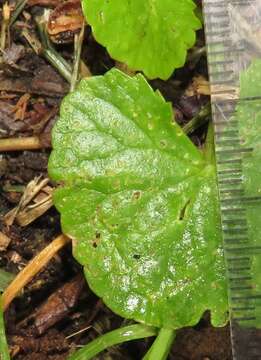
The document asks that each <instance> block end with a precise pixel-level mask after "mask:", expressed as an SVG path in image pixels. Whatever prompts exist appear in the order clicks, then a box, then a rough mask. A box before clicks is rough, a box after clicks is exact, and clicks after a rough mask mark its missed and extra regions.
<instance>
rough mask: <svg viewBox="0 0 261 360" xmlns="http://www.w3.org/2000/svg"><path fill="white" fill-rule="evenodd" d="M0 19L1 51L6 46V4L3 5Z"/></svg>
mask: <svg viewBox="0 0 261 360" xmlns="http://www.w3.org/2000/svg"><path fill="white" fill-rule="evenodd" d="M2 17H3V19H2V25H1V36H0V48H1V50H2V51H3V50H4V49H5V45H6V30H7V29H8V23H9V19H10V8H9V5H8V3H4V5H3V11H2Z"/></svg>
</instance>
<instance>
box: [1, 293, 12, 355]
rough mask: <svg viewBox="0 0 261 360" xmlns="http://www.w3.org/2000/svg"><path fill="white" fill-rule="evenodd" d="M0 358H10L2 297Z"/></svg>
mask: <svg viewBox="0 0 261 360" xmlns="http://www.w3.org/2000/svg"><path fill="white" fill-rule="evenodd" d="M0 359H1V360H10V355H9V350H8V345H7V341H6V336H5V324H4V315H3V309H2V298H0Z"/></svg>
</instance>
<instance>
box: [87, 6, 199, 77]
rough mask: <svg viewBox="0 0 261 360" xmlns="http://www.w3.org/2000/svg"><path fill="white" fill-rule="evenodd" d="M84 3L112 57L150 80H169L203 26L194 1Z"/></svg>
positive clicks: (95, 32) (96, 35)
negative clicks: (140, 71) (140, 72)
mask: <svg viewBox="0 0 261 360" xmlns="http://www.w3.org/2000/svg"><path fill="white" fill-rule="evenodd" d="M82 6H83V12H84V14H85V17H86V19H87V21H88V23H89V24H90V25H91V26H92V31H93V33H94V36H95V38H96V39H97V41H98V42H99V43H101V44H102V45H104V46H105V47H106V48H107V49H108V51H109V53H110V55H111V56H112V58H114V59H115V60H119V61H122V62H124V63H126V64H127V65H128V66H129V67H130V68H131V69H133V70H142V71H143V72H144V74H145V75H146V76H147V77H148V78H150V79H153V78H157V77H159V78H161V79H167V78H169V77H170V76H171V74H172V72H173V71H174V70H175V69H176V68H179V67H181V66H183V65H184V63H185V59H186V54H187V49H189V48H191V47H192V46H193V45H194V43H195V40H196V35H195V31H196V30H198V29H199V28H200V27H201V23H200V21H199V19H198V18H197V17H196V15H195V13H194V9H195V7H196V6H195V4H194V2H193V1H192V0H171V1H169V0H142V1H141V0H131V1H130V0H121V1H116V2H115V1H112V0H106V1H105V0H102V1H100V0H99V1H97V0H82Z"/></svg>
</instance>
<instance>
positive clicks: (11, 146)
mask: <svg viewBox="0 0 261 360" xmlns="http://www.w3.org/2000/svg"><path fill="white" fill-rule="evenodd" d="M44 147H46V146H44V145H43V144H42V142H41V140H40V138H39V137H38V136H29V137H21V138H7V139H0V152H3V151H21V150H37V149H42V148H44Z"/></svg>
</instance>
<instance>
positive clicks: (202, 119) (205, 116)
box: [182, 103, 211, 135]
mask: <svg viewBox="0 0 261 360" xmlns="http://www.w3.org/2000/svg"><path fill="white" fill-rule="evenodd" d="M210 115H211V106H210V103H207V104H206V105H204V106H203V107H202V109H201V110H200V112H199V113H198V114H197V115H196V116H194V117H193V118H192V119H191V120H190V121H189V122H188V123H187V124H186V125H184V126H183V128H182V130H183V131H184V133H185V134H187V135H189V134H191V133H193V132H194V131H195V130H197V129H198V128H199V127H201V126H202V125H204V124H206V123H207V122H208V121H209V119H210Z"/></svg>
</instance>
